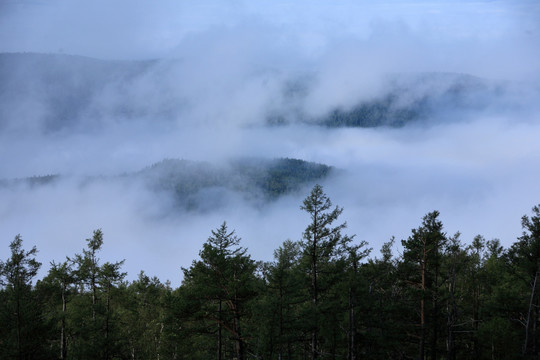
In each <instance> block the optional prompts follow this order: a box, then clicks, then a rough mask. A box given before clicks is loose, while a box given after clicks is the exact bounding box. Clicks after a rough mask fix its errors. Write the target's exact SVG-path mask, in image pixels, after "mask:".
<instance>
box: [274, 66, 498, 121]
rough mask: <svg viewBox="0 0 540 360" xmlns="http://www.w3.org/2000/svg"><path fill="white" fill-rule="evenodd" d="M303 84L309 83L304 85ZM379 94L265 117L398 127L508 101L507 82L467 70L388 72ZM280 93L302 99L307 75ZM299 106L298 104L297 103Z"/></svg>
mask: <svg viewBox="0 0 540 360" xmlns="http://www.w3.org/2000/svg"><path fill="white" fill-rule="evenodd" d="M306 83H307V84H306ZM378 86H379V87H380V88H381V89H383V90H382V91H381V90H380V89H379V90H378V91H377V94H376V95H374V96H373V97H370V98H369V99H367V100H359V101H357V102H356V104H354V105H350V106H335V107H333V108H331V109H330V110H329V111H328V112H326V113H324V114H321V115H319V116H309V115H307V114H306V113H305V112H304V113H303V112H302V111H301V110H300V111H298V110H297V111H295V112H293V117H294V119H290V112H289V115H287V114H285V113H280V112H279V110H278V111H276V112H275V113H274V114H273V115H272V116H270V117H269V118H268V120H267V122H268V123H269V124H272V125H284V124H288V123H290V122H293V121H297V120H298V119H300V121H302V122H304V123H308V124H313V125H321V126H327V127H363V128H370V127H378V126H389V127H401V126H404V125H406V124H409V123H413V122H420V121H428V120H429V121H431V122H433V121H435V120H434V118H437V119H439V120H441V119H442V120H447V119H451V118H452V117H454V118H459V117H460V116H463V115H464V114H466V113H469V112H476V111H484V110H486V109H490V108H496V107H497V106H500V105H501V104H502V103H505V102H507V100H506V99H505V93H506V91H507V90H508V84H505V83H503V82H500V81H488V80H486V79H482V78H479V77H475V76H472V75H467V74H456V73H443V72H431V73H411V74H390V75H387V76H386V77H382V78H381V79H380V84H379V85H378ZM284 94H285V95H284V97H286V98H289V99H293V100H292V101H294V102H295V103H297V104H298V103H301V102H302V101H304V100H305V98H307V97H308V95H309V80H307V81H306V79H302V81H300V82H299V83H293V84H292V85H288V86H287V88H286V90H284ZM296 109H301V106H296Z"/></svg>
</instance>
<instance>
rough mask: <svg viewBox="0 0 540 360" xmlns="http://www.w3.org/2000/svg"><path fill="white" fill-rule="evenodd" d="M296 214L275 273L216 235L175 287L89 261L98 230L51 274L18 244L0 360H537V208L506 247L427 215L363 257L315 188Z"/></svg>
mask: <svg viewBox="0 0 540 360" xmlns="http://www.w3.org/2000/svg"><path fill="white" fill-rule="evenodd" d="M299 206H300V211H304V212H306V213H307V214H309V216H310V221H309V223H307V224H306V226H305V230H304V232H303V234H302V237H301V240H299V241H291V240H287V241H285V242H283V244H282V245H281V246H280V247H279V248H278V249H276V250H275V252H274V260H273V261H271V262H260V261H257V260H256V259H252V258H251V256H250V255H249V252H248V249H246V248H244V247H243V246H242V240H241V238H240V235H241V234H236V233H235V231H234V230H233V229H232V228H231V227H229V224H227V223H225V222H223V223H222V224H221V225H219V224H218V226H217V228H216V229H214V230H209V231H208V233H209V237H208V239H207V240H206V242H205V243H204V244H203V246H202V248H201V249H200V252H199V257H198V258H197V259H194V260H193V262H192V264H191V265H190V266H189V267H187V268H182V271H183V274H171V276H181V275H183V281H182V283H181V285H180V286H179V287H178V288H172V287H171V285H170V284H168V283H167V282H165V283H164V282H162V281H161V280H160V279H158V278H156V277H150V276H148V275H147V274H145V273H144V271H141V273H140V274H139V276H138V279H136V280H134V281H127V280H126V273H125V272H124V271H123V270H122V265H123V261H122V260H121V259H119V261H117V262H113V263H111V262H102V261H101V260H100V250H101V249H102V248H103V246H106V244H107V241H106V236H105V235H106V234H103V233H102V231H101V230H99V229H98V230H95V231H94V233H93V234H90V236H89V238H88V239H86V242H85V243H84V244H83V246H84V248H83V250H82V251H81V252H80V253H78V254H68V255H67V256H66V257H65V258H63V259H61V260H58V262H52V263H51V264H48V265H47V264H41V263H40V262H39V257H38V249H36V248H35V247H31V246H30V245H28V244H27V243H24V242H23V238H22V237H21V236H20V235H17V236H15V238H14V240H13V241H12V242H11V243H10V245H9V247H10V250H11V256H10V257H9V258H7V259H2V260H1V262H0V324H2V326H1V327H0V357H1V358H2V359H107V360H109V359H111V360H112V359H218V360H221V359H239V360H241V359H348V360H352V359H362V358H364V359H514V358H525V359H537V358H538V354H539V334H538V331H537V325H538V322H539V321H538V320H539V305H540V295H539V292H540V290H539V289H538V287H540V284H538V283H539V281H538V275H539V272H540V207H538V206H534V207H533V208H532V213H531V214H528V215H523V217H522V218H521V224H522V228H523V233H522V235H521V236H520V237H519V238H517V239H516V241H515V243H514V244H513V245H512V246H510V247H509V248H504V247H503V246H502V245H501V243H500V242H499V240H497V239H493V240H486V239H485V238H484V237H482V236H481V235H478V236H476V237H475V238H474V239H461V238H460V234H459V233H456V234H447V233H446V232H445V229H444V225H443V223H442V222H441V221H440V220H439V212H438V211H432V212H429V213H427V214H426V215H425V216H424V217H423V218H422V219H419V223H418V224H417V225H416V227H414V228H413V229H412V230H411V233H410V236H409V237H408V238H407V239H403V240H401V244H396V240H395V239H390V240H389V241H388V242H387V243H385V244H384V245H383V247H382V249H381V256H380V257H373V256H370V252H371V250H372V249H371V248H370V247H369V244H368V243H366V242H365V241H358V240H357V239H356V238H355V236H354V235H351V234H347V230H346V224H345V223H343V222H342V221H340V215H341V213H342V212H343V211H344V209H343V208H341V207H339V206H335V205H333V204H332V202H331V200H330V198H329V197H328V196H327V195H326V194H325V192H324V190H323V188H322V187H321V186H319V185H316V186H314V187H313V189H312V190H311V192H310V193H309V194H308V196H307V197H306V198H305V200H304V201H303V203H302V204H299ZM515 220H516V219H508V221H515ZM411 225H412V226H414V224H411ZM22 230H24V229H22ZM291 236H292V237H294V236H296V234H291ZM398 245H401V246H398ZM395 248H399V249H400V250H399V251H395V250H394V249H395ZM42 266H44V267H48V272H46V276H44V277H43V278H42V279H36V277H37V274H38V271H39V270H40V268H41V267H42Z"/></svg>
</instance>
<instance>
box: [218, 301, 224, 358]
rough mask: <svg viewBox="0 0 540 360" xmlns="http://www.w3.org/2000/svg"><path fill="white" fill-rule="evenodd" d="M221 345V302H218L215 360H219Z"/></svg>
mask: <svg viewBox="0 0 540 360" xmlns="http://www.w3.org/2000/svg"><path fill="white" fill-rule="evenodd" d="M222 346H223V344H222V342H221V300H219V301H218V346H217V360H221V348H222Z"/></svg>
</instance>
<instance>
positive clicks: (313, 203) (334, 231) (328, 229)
mask: <svg viewBox="0 0 540 360" xmlns="http://www.w3.org/2000/svg"><path fill="white" fill-rule="evenodd" d="M300 209H301V210H304V211H305V212H307V213H308V214H309V216H310V223H309V225H308V226H307V228H306V229H305V231H304V233H303V236H302V242H301V246H302V252H303V258H304V261H305V264H306V268H307V273H308V276H309V280H310V297H311V309H310V313H311V314H310V318H311V319H310V322H309V327H310V337H311V339H310V348H311V349H310V356H311V359H312V360H314V359H316V358H317V357H318V355H319V351H320V349H319V332H320V328H321V326H322V324H321V323H320V319H319V317H320V304H319V300H320V292H321V290H323V289H322V287H321V279H320V275H321V272H322V270H323V268H324V266H325V265H327V264H328V263H329V262H330V260H331V259H332V258H333V257H334V256H335V255H336V250H337V246H338V243H339V242H340V241H341V240H342V236H341V231H342V230H343V229H344V228H345V227H346V224H345V223H342V224H340V225H337V226H333V225H332V224H333V223H334V222H335V221H336V220H337V219H338V217H339V215H341V213H342V212H343V208H340V207H338V206H336V207H335V208H334V209H332V202H331V200H330V199H329V198H328V196H327V195H326V194H325V193H324V191H323V188H322V186H320V185H315V186H314V187H313V189H312V190H311V193H310V194H309V195H308V197H307V198H306V199H304V201H303V204H302V206H301V207H300Z"/></svg>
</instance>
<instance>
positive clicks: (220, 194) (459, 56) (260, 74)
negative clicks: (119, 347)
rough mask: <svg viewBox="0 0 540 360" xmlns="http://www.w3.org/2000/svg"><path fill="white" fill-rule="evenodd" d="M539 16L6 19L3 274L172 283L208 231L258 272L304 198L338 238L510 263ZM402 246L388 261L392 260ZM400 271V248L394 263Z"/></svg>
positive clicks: (173, 14) (29, 6) (538, 157)
mask: <svg viewBox="0 0 540 360" xmlns="http://www.w3.org/2000/svg"><path fill="white" fill-rule="evenodd" d="M539 19H540V6H539V5H538V4H537V3H536V2H534V1H512V2H510V1H478V2H474V3H461V2H458V1H450V0H449V1H443V2H437V3H432V2H427V1H400V0H395V1H382V2H377V4H372V3H370V2H364V1H354V2H352V1H351V2H348V1H346V2H343V3H341V4H340V5H336V4H334V3H331V2H328V1H317V2H308V1H296V2H294V3H289V2H286V1H277V2H276V1H261V2H247V1H222V2H219V3H217V2H214V1H200V2H197V4H189V3H187V2H182V1H181V2H177V1H163V2H162V3H160V5H156V6H149V5H147V4H146V3H145V2H144V1H130V2H127V1H119V2H115V3H114V5H113V4H110V3H109V2H106V1H92V2H88V1H86V2H85V1H61V0H57V1H56V0H55V1H50V2H48V3H47V4H41V3H37V2H33V1H24V0H18V1H9V2H2V3H0V220H1V226H0V236H1V237H2V239H4V240H3V241H4V244H6V246H3V247H1V248H0V258H1V259H5V258H7V257H8V253H9V252H8V251H9V249H8V247H7V243H8V242H9V241H11V240H12V239H13V238H14V237H15V235H17V234H21V236H22V238H24V240H25V243H26V244H28V245H36V246H37V248H38V250H39V254H38V258H39V260H40V261H41V262H43V263H44V264H47V263H49V262H50V261H52V260H57V261H58V260H63V259H64V258H65V256H66V255H70V254H74V253H77V252H79V251H80V249H81V248H83V247H84V240H85V239H86V238H88V237H89V236H90V234H92V231H93V230H95V229H102V231H103V234H104V241H105V244H106V246H105V247H104V249H103V253H102V257H103V258H104V259H118V254H120V257H121V258H125V259H126V262H125V264H124V270H125V271H127V272H128V273H129V277H131V278H133V277H134V276H136V274H137V273H138V272H139V270H141V269H142V268H144V270H145V271H146V272H147V273H148V274H150V275H157V276H158V277H159V278H160V279H162V280H166V279H170V280H171V281H172V282H173V284H178V283H179V282H180V281H181V277H182V274H181V271H180V267H182V266H184V267H186V266H188V265H189V264H190V263H191V261H192V260H193V259H195V258H196V257H197V255H198V253H199V250H200V248H201V245H202V244H203V243H204V241H206V239H207V238H208V236H209V234H210V230H211V229H215V228H216V227H217V226H218V225H219V224H222V223H223V221H226V222H227V224H229V226H230V227H231V228H232V229H235V230H236V234H237V235H238V236H240V237H241V238H242V244H243V246H245V247H246V248H248V249H249V253H250V254H251V255H252V256H253V258H255V259H260V260H270V259H271V258H272V254H273V251H274V250H275V249H276V248H277V247H278V246H279V245H280V244H281V243H282V242H283V241H285V240H287V239H291V240H298V239H300V238H301V237H302V232H303V231H304V229H305V227H306V224H307V223H308V221H309V219H308V218H307V216H306V215H305V214H304V213H302V211H301V210H300V205H301V203H302V199H304V198H305V197H306V195H307V194H308V193H309V191H310V189H311V188H312V186H313V185H314V184H316V183H319V184H321V185H323V186H324V189H325V192H326V193H327V194H328V196H329V197H330V198H331V199H332V201H333V203H334V204H337V205H339V206H342V207H343V208H344V212H343V214H342V219H343V220H344V221H346V222H347V224H348V227H347V229H346V232H347V233H348V234H351V235H352V234H356V238H357V239H359V240H365V241H367V242H368V243H369V246H370V247H373V248H374V249H375V251H374V252H373V255H374V256H378V250H379V249H380V247H381V246H382V244H383V243H384V242H386V241H388V240H389V239H390V238H391V237H392V236H395V237H396V239H406V238H407V237H408V236H409V235H410V231H411V229H412V228H414V227H416V226H417V225H418V224H419V223H420V220H421V219H422V217H423V216H424V215H425V214H426V213H428V212H430V211H433V210H438V211H439V212H440V214H441V220H442V222H443V223H444V224H445V229H446V230H447V232H448V233H455V232H456V231H460V232H461V233H462V237H461V238H462V240H463V241H464V242H466V243H467V242H470V241H472V239H473V238H474V236H476V235H477V234H481V235H483V236H484V237H485V238H486V239H493V238H498V239H500V241H501V243H502V244H503V245H504V246H509V245H510V244H512V243H513V242H514V241H515V240H516V238H517V237H518V236H519V235H520V234H521V226H520V216H521V215H523V214H525V213H527V212H528V211H529V210H530V209H531V207H532V206H534V205H535V204H538V203H539V202H540V187H539V186H538V179H539V178H540V177H539V176H540V142H539V141H538V138H539V135H540V85H539V84H540V63H539V62H538V59H539V58H540V20H539ZM398 243H399V242H398ZM394 250H395V251H396V252H399V251H400V249H399V247H398V245H396V248H395V249H394Z"/></svg>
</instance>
